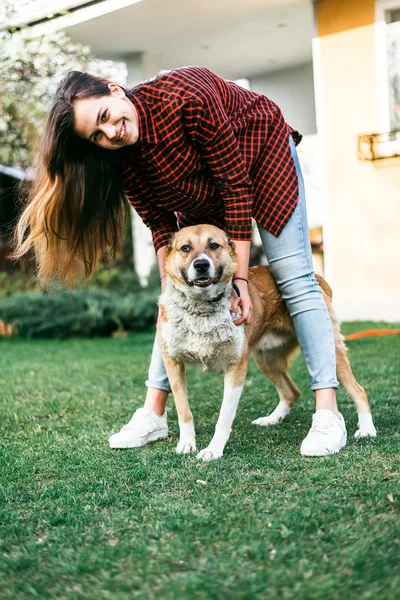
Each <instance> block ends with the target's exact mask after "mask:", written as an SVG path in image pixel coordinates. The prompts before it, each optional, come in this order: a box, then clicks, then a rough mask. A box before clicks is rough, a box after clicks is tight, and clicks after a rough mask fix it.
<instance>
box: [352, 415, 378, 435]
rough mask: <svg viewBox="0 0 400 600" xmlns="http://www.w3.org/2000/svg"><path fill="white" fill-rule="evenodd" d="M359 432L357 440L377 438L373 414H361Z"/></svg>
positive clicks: (359, 416)
mask: <svg viewBox="0 0 400 600" xmlns="http://www.w3.org/2000/svg"><path fill="white" fill-rule="evenodd" d="M357 427H358V429H357V431H356V432H355V434H354V437H355V438H356V439H359V438H363V437H376V429H375V425H374V423H373V421H372V415H371V413H359V414H358V423H357Z"/></svg>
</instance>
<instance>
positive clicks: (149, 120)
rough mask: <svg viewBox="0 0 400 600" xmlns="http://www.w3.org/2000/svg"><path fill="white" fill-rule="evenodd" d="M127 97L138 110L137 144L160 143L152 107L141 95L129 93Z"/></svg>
mask: <svg viewBox="0 0 400 600" xmlns="http://www.w3.org/2000/svg"><path fill="white" fill-rule="evenodd" d="M127 96H128V98H129V100H130V101H131V102H132V104H133V105H134V107H135V108H136V112H137V115H138V120H139V138H138V141H137V142H136V144H141V143H147V144H156V143H157V141H158V138H157V130H156V125H155V122H154V118H153V115H152V112H151V106H150V105H149V104H148V102H146V100H145V98H144V97H143V96H142V95H141V94H138V93H136V94H135V93H132V92H128V93H127ZM136 144H135V146H136Z"/></svg>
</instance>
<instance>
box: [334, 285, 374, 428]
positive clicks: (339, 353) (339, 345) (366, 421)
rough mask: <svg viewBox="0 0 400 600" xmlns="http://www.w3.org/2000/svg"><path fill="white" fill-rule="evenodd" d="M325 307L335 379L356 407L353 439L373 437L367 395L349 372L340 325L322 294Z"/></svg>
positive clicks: (351, 372) (350, 371)
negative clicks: (334, 355)
mask: <svg viewBox="0 0 400 600" xmlns="http://www.w3.org/2000/svg"><path fill="white" fill-rule="evenodd" d="M324 297H325V302H326V306H327V308H328V311H329V314H330V317H331V321H332V328H333V335H334V338H335V348H336V377H337V379H338V381H339V383H340V384H341V385H342V386H343V387H344V389H345V390H346V392H347V393H348V394H349V396H350V397H351V399H352V400H353V402H354V404H355V405H356V409H357V414H358V429H357V431H356V433H355V434H354V437H355V438H361V437H367V436H370V437H375V436H376V429H375V425H374V423H373V421H372V415H371V409H370V407H369V403H368V398H367V394H366V392H365V390H364V388H362V387H361V385H360V384H359V383H358V381H357V380H356V378H355V377H354V375H353V371H352V370H351V366H350V361H349V358H348V356H347V349H346V346H345V344H344V341H343V340H344V338H343V336H342V334H341V333H340V323H339V321H338V319H337V317H336V315H335V312H334V310H333V307H332V303H331V299H330V297H329V295H328V296H327V295H326V294H324Z"/></svg>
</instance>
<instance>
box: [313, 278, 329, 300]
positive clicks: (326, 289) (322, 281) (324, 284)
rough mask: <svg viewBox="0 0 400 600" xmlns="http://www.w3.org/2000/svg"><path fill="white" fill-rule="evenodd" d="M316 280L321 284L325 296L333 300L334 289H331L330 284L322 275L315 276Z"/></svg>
mask: <svg viewBox="0 0 400 600" xmlns="http://www.w3.org/2000/svg"><path fill="white" fill-rule="evenodd" d="M315 278H316V280H317V281H318V283H319V286H320V288H321V290H322V291H323V292H325V294H326V295H327V296H329V298H331V299H332V288H331V286H330V285H329V283H327V282H326V281H325V279H324V278H323V277H322V275H317V274H316V275H315Z"/></svg>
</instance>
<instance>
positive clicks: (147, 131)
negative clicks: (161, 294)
mask: <svg viewBox="0 0 400 600" xmlns="http://www.w3.org/2000/svg"><path fill="white" fill-rule="evenodd" d="M128 96H129V98H130V100H131V101H132V102H133V104H134V106H135V108H136V110H137V113H138V118H139V139H138V141H137V143H136V144H134V145H132V146H127V147H126V148H123V149H122V150H120V151H119V152H120V153H121V160H122V169H123V179H124V184H125V191H126V196H127V198H128V200H129V202H130V203H131V204H132V206H133V207H134V209H135V210H136V211H137V212H138V214H139V215H140V217H141V218H142V219H143V221H144V222H145V224H146V225H147V226H148V227H150V229H151V231H152V234H153V242H154V247H155V249H156V251H157V250H158V249H159V248H161V247H162V246H165V245H166V244H167V242H168V239H169V237H170V235H171V233H173V232H174V231H176V230H177V229H178V226H179V227H184V226H186V225H195V224H198V223H211V224H213V225H217V226H218V227H222V228H225V229H226V230H227V232H228V234H229V236H230V237H231V238H232V239H233V240H250V238H251V219H252V217H253V218H254V219H255V220H256V221H257V222H258V223H260V224H261V225H262V226H263V227H265V228H266V229H267V230H268V231H270V232H272V233H273V234H274V235H276V236H278V235H279V234H280V232H281V231H282V229H283V228H284V226H285V224H286V223H287V221H288V220H289V218H290V216H291V214H292V213H293V211H294V209H295V207H296V204H297V199H298V182H297V173H296V168H295V165H294V161H293V158H292V155H291V151H290V146H289V143H288V138H289V135H290V134H291V135H293V138H294V140H295V142H296V143H298V142H299V141H300V139H301V136H300V135H299V134H298V133H297V132H296V131H294V130H293V129H291V128H290V127H289V125H288V124H287V123H286V122H285V120H284V118H283V116H282V113H281V111H280V109H279V107H278V106H277V105H276V104H275V103H274V102H272V101H271V100H269V99H268V98H266V97H265V96H263V95H261V94H257V93H255V92H250V91H248V90H245V89H243V88H242V87H240V86H238V85H236V84H235V83H233V82H232V81H227V80H225V79H222V78H221V77H218V76H217V75H214V74H213V73H211V72H210V71H208V70H207V69H203V68H199V67H184V68H180V69H175V70H173V71H169V72H167V73H164V74H162V75H159V76H157V77H155V78H154V79H151V80H149V81H146V82H144V83H142V84H140V85H138V86H137V87H135V88H134V89H133V90H131V91H130V92H129V94H128Z"/></svg>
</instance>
